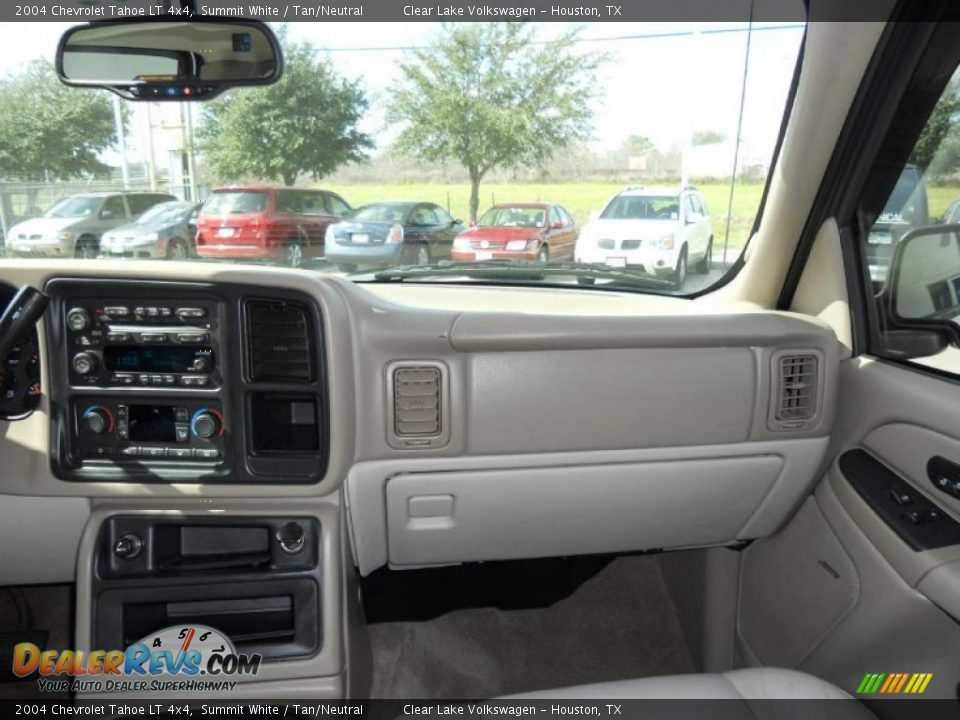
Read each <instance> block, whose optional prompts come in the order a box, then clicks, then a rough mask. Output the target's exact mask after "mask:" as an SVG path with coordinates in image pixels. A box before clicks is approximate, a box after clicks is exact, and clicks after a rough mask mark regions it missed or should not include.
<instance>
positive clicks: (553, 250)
mask: <svg viewBox="0 0 960 720" xmlns="http://www.w3.org/2000/svg"><path fill="white" fill-rule="evenodd" d="M576 241H577V224H576V222H575V221H574V219H573V217H572V216H571V215H570V213H569V212H567V210H566V209H565V208H564V207H563V206H562V205H557V204H556V203H502V204H500V205H494V206H493V207H492V208H490V209H489V210H487V211H486V212H485V213H484V214H483V215H482V216H481V217H480V219H479V220H478V221H477V223H476V225H474V226H473V227H471V228H470V229H469V230H465V231H464V232H462V233H460V234H459V235H457V237H456V239H455V240H454V241H453V250H452V252H451V253H450V256H451V257H452V258H453V259H454V260H468V261H469V260H477V261H482V260H541V261H546V260H572V259H573V246H574V244H575V243H576Z"/></svg>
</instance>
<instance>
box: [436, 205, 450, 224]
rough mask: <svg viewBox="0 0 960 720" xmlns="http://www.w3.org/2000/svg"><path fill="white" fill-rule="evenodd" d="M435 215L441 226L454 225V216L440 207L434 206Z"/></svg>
mask: <svg viewBox="0 0 960 720" xmlns="http://www.w3.org/2000/svg"><path fill="white" fill-rule="evenodd" d="M433 214H434V215H435V216H436V218H437V224H439V225H453V216H452V215H450V213H448V212H447V211H446V210H444V209H443V208H442V207H439V206H438V205H434V206H433Z"/></svg>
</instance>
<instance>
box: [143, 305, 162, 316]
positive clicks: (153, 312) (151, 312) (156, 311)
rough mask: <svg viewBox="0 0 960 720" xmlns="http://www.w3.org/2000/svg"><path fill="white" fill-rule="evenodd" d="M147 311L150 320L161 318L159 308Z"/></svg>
mask: <svg viewBox="0 0 960 720" xmlns="http://www.w3.org/2000/svg"><path fill="white" fill-rule="evenodd" d="M145 310H146V311H147V317H150V318H155V317H160V309H159V308H155V307H148V308H145Z"/></svg>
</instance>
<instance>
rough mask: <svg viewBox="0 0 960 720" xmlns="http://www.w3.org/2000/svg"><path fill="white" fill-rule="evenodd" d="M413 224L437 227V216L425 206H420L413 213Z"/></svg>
mask: <svg viewBox="0 0 960 720" xmlns="http://www.w3.org/2000/svg"><path fill="white" fill-rule="evenodd" d="M413 222H414V223H415V224H417V225H438V224H439V223H438V222H437V215H436V213H434V212H433V210H432V209H431V208H430V207H429V206H427V205H421V206H420V207H418V208H417V209H416V210H414V211H413Z"/></svg>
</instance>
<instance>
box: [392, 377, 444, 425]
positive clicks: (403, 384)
mask: <svg viewBox="0 0 960 720" xmlns="http://www.w3.org/2000/svg"><path fill="white" fill-rule="evenodd" d="M440 415H441V413H440V369H439V368H437V367H431V366H403V367H397V368H394V371H393V424H394V432H395V433H396V435H397V436H398V437H411V436H414V437H435V436H438V435H439V434H440V429H441V420H442V418H441V417H440Z"/></svg>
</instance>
